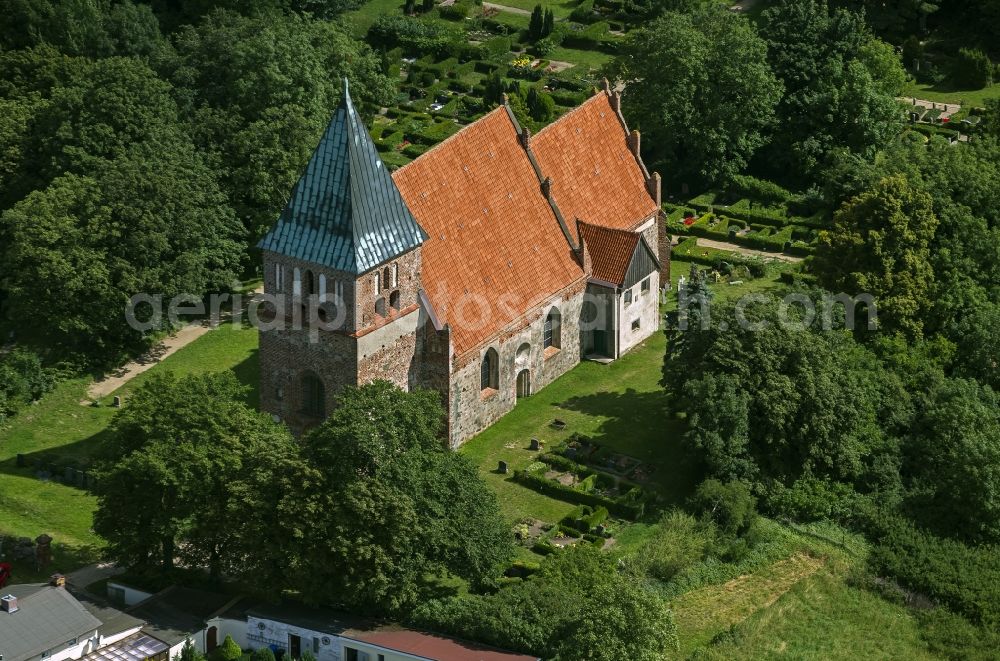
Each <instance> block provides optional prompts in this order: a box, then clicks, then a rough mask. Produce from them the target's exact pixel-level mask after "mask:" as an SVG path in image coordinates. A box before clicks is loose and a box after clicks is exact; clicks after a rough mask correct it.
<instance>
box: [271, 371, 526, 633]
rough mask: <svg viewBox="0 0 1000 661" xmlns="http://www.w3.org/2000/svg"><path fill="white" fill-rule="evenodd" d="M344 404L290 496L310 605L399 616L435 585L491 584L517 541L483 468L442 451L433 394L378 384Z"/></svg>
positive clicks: (301, 578) (317, 440)
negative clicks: (458, 581) (440, 579)
mask: <svg viewBox="0 0 1000 661" xmlns="http://www.w3.org/2000/svg"><path fill="white" fill-rule="evenodd" d="M337 404H338V406H337V408H336V410H335V411H334V412H333V413H332V414H331V415H330V417H329V418H328V419H327V420H326V421H325V422H324V423H323V424H322V425H321V426H319V427H317V428H316V429H314V430H313V431H311V432H310V433H309V434H308V435H307V436H306V437H305V438H304V445H305V454H306V457H307V459H308V460H309V462H310V466H311V470H310V471H309V472H308V473H307V474H306V475H305V476H304V479H303V484H302V487H301V488H300V489H299V490H297V491H296V492H295V493H294V495H292V496H291V498H293V499H294V502H295V507H296V508H297V509H298V510H299V512H300V514H299V515H298V517H297V521H301V522H302V523H301V526H300V529H301V530H302V531H303V538H302V539H303V541H302V542H301V543H300V544H299V549H298V551H299V554H300V558H301V559H300V560H299V563H298V569H299V571H300V573H299V574H298V576H297V578H298V583H297V587H298V588H299V589H300V590H301V591H302V593H303V595H304V596H305V597H306V598H307V599H308V600H310V601H311V602H313V603H323V604H330V603H336V604H340V605H343V606H349V607H352V608H355V609H362V610H365V609H372V610H379V611H382V612H396V613H398V612H400V611H401V610H402V609H405V608H407V607H409V606H412V605H414V604H415V603H416V602H417V600H418V597H419V596H420V595H421V594H422V593H423V592H424V590H425V589H426V588H427V580H428V579H431V578H433V577H435V576H442V575H446V574H452V575H455V576H459V577H461V578H464V579H466V580H468V581H470V582H472V583H473V584H475V585H480V584H488V583H490V582H491V581H493V580H494V579H496V578H497V577H498V576H499V573H500V572H501V571H502V569H503V567H504V565H505V563H506V562H508V561H509V559H510V557H511V554H512V549H513V535H512V533H511V531H510V529H509V527H508V525H507V524H506V523H505V522H504V520H503V518H502V517H501V516H500V509H499V506H498V504H497V501H496V496H495V495H494V494H493V492H492V491H490V490H489V488H488V487H487V486H486V484H485V483H484V482H483V480H482V478H481V477H480V476H479V474H478V471H477V469H476V467H475V466H474V465H473V464H472V463H471V462H469V460H468V459H466V458H465V457H464V456H463V455H460V454H457V453H453V452H451V451H449V450H448V449H447V448H446V447H445V445H444V443H443V440H442V437H441V432H442V429H443V427H442V425H443V422H444V415H443V412H442V410H441V405H440V400H439V396H438V394H437V393H434V392H431V391H423V390H417V391H412V392H404V391H401V390H400V389H399V388H397V387H396V386H394V385H392V384H390V383H388V382H386V381H376V382H374V383H372V384H370V385H366V386H363V387H361V388H348V389H346V390H344V391H342V392H341V393H340V394H339V395H338V401H337ZM306 531H308V532H306Z"/></svg>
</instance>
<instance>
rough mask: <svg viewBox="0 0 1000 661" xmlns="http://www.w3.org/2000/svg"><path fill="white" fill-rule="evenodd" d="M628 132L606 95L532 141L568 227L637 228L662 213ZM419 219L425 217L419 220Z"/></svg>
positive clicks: (549, 126)
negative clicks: (580, 222) (578, 224)
mask: <svg viewBox="0 0 1000 661" xmlns="http://www.w3.org/2000/svg"><path fill="white" fill-rule="evenodd" d="M627 139H628V131H627V130H626V128H625V126H624V125H623V124H622V121H621V119H620V118H619V117H618V113H617V112H616V111H615V109H614V108H613V107H612V106H611V99H610V97H609V96H608V94H607V93H606V92H600V93H598V94H596V95H594V96H593V97H591V98H590V99H588V100H587V101H586V102H584V103H583V105H581V106H580V107H578V108H576V109H574V110H571V111H570V112H568V113H567V114H565V115H563V116H562V117H560V118H559V119H558V120H556V121H555V122H553V123H552V124H549V125H548V126H547V127H545V128H544V129H542V130H541V131H539V132H538V134H537V135H536V136H534V137H533V138H532V139H531V147H532V149H533V151H534V152H535V156H536V158H537V159H538V162H539V165H541V168H542V172H543V173H544V174H545V175H546V176H548V177H551V178H552V193H553V196H554V197H555V201H556V204H557V205H559V210H560V211H561V212H562V215H563V217H564V218H565V219H566V222H567V224H569V225H570V226H571V227H572V226H574V225H575V224H576V223H575V220H576V219H579V220H583V221H585V222H587V223H592V224H595V225H603V226H604V227H614V228H618V229H633V228H634V227H635V226H636V225H639V224H640V223H641V222H642V221H644V220H646V219H647V218H649V217H650V216H651V215H653V213H655V212H656V211H657V208H656V201H655V200H654V199H653V198H652V196H650V194H649V192H648V190H647V188H646V178H645V175H644V174H643V171H642V167H640V165H639V162H638V161H637V160H636V158H635V156H634V155H633V154H632V152H631V151H630V150H629V147H628V141H627ZM418 220H419V217H418Z"/></svg>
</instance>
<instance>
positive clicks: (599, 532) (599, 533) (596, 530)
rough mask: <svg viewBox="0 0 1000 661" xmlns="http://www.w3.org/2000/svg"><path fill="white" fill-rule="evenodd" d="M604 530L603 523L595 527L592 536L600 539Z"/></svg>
mask: <svg viewBox="0 0 1000 661" xmlns="http://www.w3.org/2000/svg"><path fill="white" fill-rule="evenodd" d="M604 530H605V528H604V524H603V523H601V524H598V525H597V526H595V527H594V534H595V535H597V536H598V537H601V536H603V535H604Z"/></svg>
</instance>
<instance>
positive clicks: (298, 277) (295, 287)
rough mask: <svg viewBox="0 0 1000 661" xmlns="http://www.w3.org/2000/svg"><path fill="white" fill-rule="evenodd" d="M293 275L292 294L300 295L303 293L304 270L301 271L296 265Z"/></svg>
mask: <svg viewBox="0 0 1000 661" xmlns="http://www.w3.org/2000/svg"><path fill="white" fill-rule="evenodd" d="M292 275H293V278H292V296H298V295H299V294H301V293H302V272H301V271H299V268H298V267H295V270H294V271H292Z"/></svg>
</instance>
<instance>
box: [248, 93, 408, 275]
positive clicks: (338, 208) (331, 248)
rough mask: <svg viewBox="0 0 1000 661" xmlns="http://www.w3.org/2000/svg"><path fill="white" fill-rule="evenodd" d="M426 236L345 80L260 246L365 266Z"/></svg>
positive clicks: (346, 267)
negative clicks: (302, 169) (340, 99)
mask: <svg viewBox="0 0 1000 661" xmlns="http://www.w3.org/2000/svg"><path fill="white" fill-rule="evenodd" d="M426 239H427V234H426V233H425V232H424V231H423V229H422V228H421V227H420V225H419V224H417V221H416V219H415V218H414V217H413V214H412V213H410V210H409V208H407V206H406V203H405V202H404V201H403V197H402V195H400V194H399V189H398V188H396V184H395V183H394V182H393V180H392V175H391V174H390V173H389V171H388V170H387V169H386V167H385V164H384V163H382V159H380V158H379V155H378V151H377V150H376V149H375V144H374V143H373V142H372V139H371V136H370V135H369V134H368V131H367V129H365V126H364V123H363V122H362V121H361V117H360V116H359V115H358V113H357V111H356V110H355V109H354V104H353V103H352V102H351V94H350V90H349V89H348V84H347V80H344V100H343V102H342V103H341V104H340V106H339V107H338V108H337V111H336V112H335V113H334V115H333V119H332V120H331V121H330V125H329V126H328V127H327V129H326V132H325V133H324V134H323V138H322V139H321V140H320V143H319V146H318V147H317V148H316V151H315V152H313V155H312V157H311V158H310V159H309V164H308V165H307V166H306V170H305V172H304V173H303V174H302V177H301V178H300V179H299V181H298V183H297V184H296V185H295V189H294V190H293V191H292V198H291V199H290V200H289V202H288V205H287V206H286V207H285V210H284V211H283V212H282V213H281V216H280V217H279V218H278V222H277V223H276V224H275V225H274V227H272V228H271V231H270V232H268V234H267V235H266V236H265V237H264V238H263V239H261V241H260V243H259V244H258V247H259V248H261V249H262V250H270V251H272V252H276V253H279V254H282V255H287V256H289V257H295V258H297V259H301V260H303V261H307V262H313V263H316V264H321V265H323V266H327V267H330V268H333V269H336V270H339V271H348V272H350V273H364V272H365V271H368V270H370V269H372V268H374V267H375V266H377V265H379V264H381V263H383V262H386V261H389V260H390V259H393V258H394V257H396V256H398V255H400V254H402V253H404V252H406V251H407V250H410V249H411V248H415V247H417V246H419V245H420V244H421V243H423V242H424V241H425V240H426Z"/></svg>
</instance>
